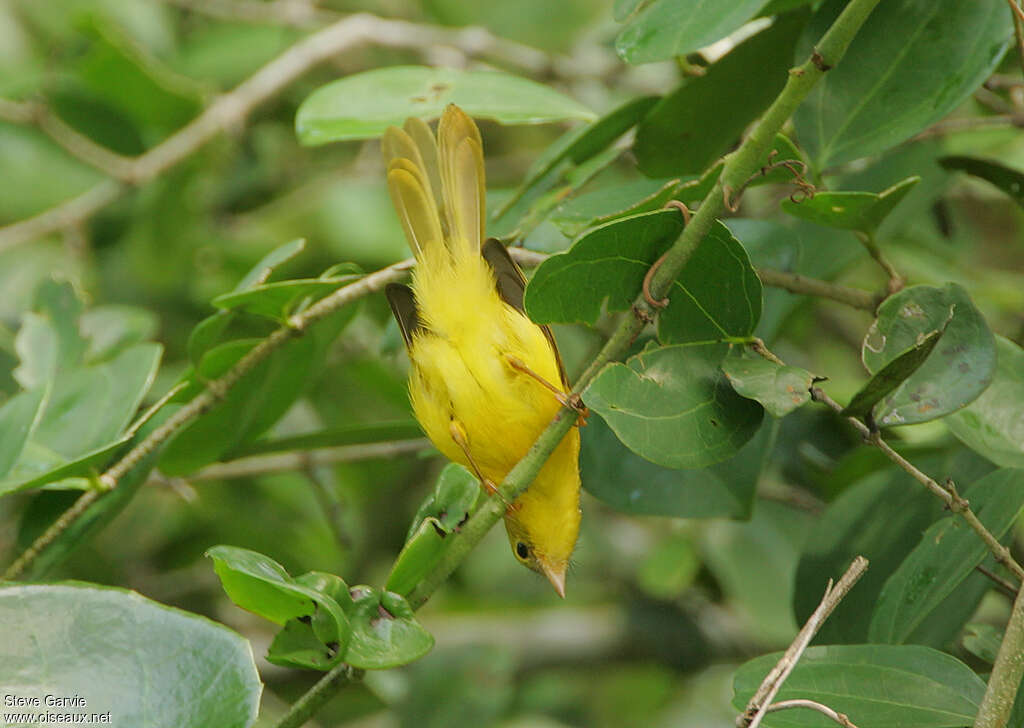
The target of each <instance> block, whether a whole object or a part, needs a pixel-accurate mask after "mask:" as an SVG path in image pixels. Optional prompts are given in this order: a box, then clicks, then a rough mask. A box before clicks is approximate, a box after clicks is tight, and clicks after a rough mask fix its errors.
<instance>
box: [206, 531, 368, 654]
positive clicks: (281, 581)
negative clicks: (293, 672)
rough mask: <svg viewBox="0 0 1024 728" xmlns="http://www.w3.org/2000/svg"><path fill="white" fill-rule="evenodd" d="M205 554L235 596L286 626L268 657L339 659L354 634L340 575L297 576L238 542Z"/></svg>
mask: <svg viewBox="0 0 1024 728" xmlns="http://www.w3.org/2000/svg"><path fill="white" fill-rule="evenodd" d="M206 555H207V556H209V557H210V558H211V559H213V568H214V570H215V571H216V572H217V576H218V577H220V581H221V584H222V585H223V587H224V591H225V592H226V593H227V595H228V597H230V598H231V601H233V602H234V603H235V604H237V605H238V606H240V607H241V608H242V609H247V610H249V611H250V612H254V613H256V614H258V615H260V616H261V617H264V618H265V619H269V620H270V621H271V622H275V623H277V624H280V625H283V626H284V629H283V630H281V632H280V633H278V635H277V637H275V639H274V641H273V643H272V644H271V646H270V651H269V653H268V654H267V659H268V660H269V661H270V662H273V663H275V664H279V665H291V666H295V667H310V668H313V669H319V670H328V669H330V668H331V667H332V666H333V665H335V664H337V663H338V662H340V661H341V659H342V658H343V657H344V655H345V649H346V648H347V646H348V644H349V638H350V635H351V627H350V626H349V620H348V616H347V615H346V610H345V606H348V607H349V608H350V609H351V606H352V601H351V599H350V598H349V596H348V591H347V589H346V588H345V585H344V582H341V586H340V588H339V586H338V584H337V582H340V581H341V580H340V579H338V578H337V577H333V578H332V579H325V578H324V577H327V576H329V575H318V574H313V575H306V578H305V579H303V577H299V578H298V579H293V578H292V577H291V576H289V574H288V572H287V571H285V569H284V567H283V566H281V565H280V564H279V563H277V562H276V561H274V560H273V559H271V558H270V557H269V556H264V555H263V554H260V553H257V552H255V551H250V550H249V549H242V548H238V547H235V546H214V547H213V548H211V549H209V550H208V551H207V552H206ZM303 582H305V583H303ZM317 587H320V588H317ZM335 596H340V597H341V598H342V599H343V600H344V601H346V604H345V605H341V604H339V603H338V601H337V599H335V598H334V597H335Z"/></svg>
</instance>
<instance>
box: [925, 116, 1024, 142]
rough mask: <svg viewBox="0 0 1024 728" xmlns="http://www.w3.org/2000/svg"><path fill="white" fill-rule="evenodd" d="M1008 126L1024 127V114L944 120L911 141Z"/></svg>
mask: <svg viewBox="0 0 1024 728" xmlns="http://www.w3.org/2000/svg"><path fill="white" fill-rule="evenodd" d="M1006 126H1017V127H1024V114H1000V115H998V116H969V117H964V118H955V119H943V120H942V121H939V122H936V123H935V124H932V125H931V126H930V127H928V128H927V129H925V130H924V131H922V132H921V133H920V134H918V135H917V136H915V137H912V138H911V139H910V141H918V140H921V139H929V138H931V137H938V136H945V135H946V134H952V133H955V132H961V131H975V130H977V129H992V128H999V127H1006Z"/></svg>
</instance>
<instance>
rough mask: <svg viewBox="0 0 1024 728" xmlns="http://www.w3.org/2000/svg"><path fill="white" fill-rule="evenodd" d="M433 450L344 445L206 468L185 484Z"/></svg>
mask: <svg viewBox="0 0 1024 728" xmlns="http://www.w3.org/2000/svg"><path fill="white" fill-rule="evenodd" d="M432 447H433V445H432V444H431V443H430V440H427V439H424V438H422V437H418V438H416V439H413V440H396V441H392V442H369V443H366V444H361V445H344V446H341V447H332V448H324V449H323V450H314V451H303V452H289V453H281V454H279V455H254V456H252V457H245V458H239V459H238V460H232V461H230V462H226V463H214V464H213V465H208V466H206V467H205V468H203V469H202V470H200V471H199V472H198V473H196V474H195V475H192V476H189V477H188V480H189V481H190V482H193V483H195V482H199V481H209V480H230V479H232V478H250V477H252V476H254V475H267V474H270V473H285V472H292V471H295V470H301V469H303V468H316V467H320V466H323V465H336V464H338V463H352V462H358V461H360V460H375V459H379V458H393V457H399V456H402V455H409V454H412V453H417V452H422V451H423V450H429V449H430V448H432Z"/></svg>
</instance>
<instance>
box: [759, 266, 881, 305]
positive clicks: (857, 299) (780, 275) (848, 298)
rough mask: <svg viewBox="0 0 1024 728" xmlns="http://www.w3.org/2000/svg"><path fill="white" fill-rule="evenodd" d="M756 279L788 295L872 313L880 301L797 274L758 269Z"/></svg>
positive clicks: (860, 290) (862, 291) (860, 291)
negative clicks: (838, 304) (788, 293)
mask: <svg viewBox="0 0 1024 728" xmlns="http://www.w3.org/2000/svg"><path fill="white" fill-rule="evenodd" d="M757 277H758V278H760V279H761V282H762V283H763V284H765V285H766V286H772V287H773V288H783V289H785V290H787V291H789V292H790V293H801V294H803V295H806V296H817V297H818V298H828V299H830V300H832V301H838V302H839V303H845V304H846V305H847V306H853V307H854V308H859V309H862V310H864V311H874V310H875V309H876V308H877V307H878V304H879V302H880V300H881V299H880V298H879V297H878V296H876V295H874V294H873V293H870V292H869V291H865V290H862V289H860V288H850V287H848V286H841V285H839V284H838V283H831V282H830V281H822V280H818V279H817V278H808V277H806V276H802V275H800V274H799V273H787V272H786V271H781V270H774V269H772V268H758V269H757Z"/></svg>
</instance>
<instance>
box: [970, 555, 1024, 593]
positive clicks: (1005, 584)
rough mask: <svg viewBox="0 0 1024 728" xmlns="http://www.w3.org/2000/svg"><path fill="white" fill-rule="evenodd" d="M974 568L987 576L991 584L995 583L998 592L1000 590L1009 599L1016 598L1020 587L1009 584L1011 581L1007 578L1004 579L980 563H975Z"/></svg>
mask: <svg viewBox="0 0 1024 728" xmlns="http://www.w3.org/2000/svg"><path fill="white" fill-rule="evenodd" d="M974 568H975V570H976V571H977V572H978V573H979V574H983V575H984V576H985V577H987V578H988V579H989V580H990V581H991V582H992V583H993V584H995V586H996V589H997V590H998V591H1000V592H1002V593H1003V594H1004V595H1006V596H1008V597H1010V599H1016V598H1017V592H1019V591H1020V587H1017V586H1014V585H1013V584H1011V583H1010V582H1009V581H1007V580H1006V579H1004V578H1003V577H1001V576H999V574H997V573H995V572H994V571H992V570H991V569H986V568H985V567H984V566H982V565H981V564H978V565H977V566H975V567H974Z"/></svg>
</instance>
